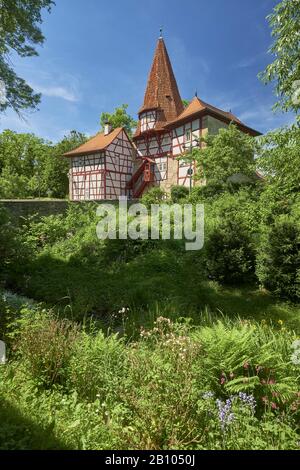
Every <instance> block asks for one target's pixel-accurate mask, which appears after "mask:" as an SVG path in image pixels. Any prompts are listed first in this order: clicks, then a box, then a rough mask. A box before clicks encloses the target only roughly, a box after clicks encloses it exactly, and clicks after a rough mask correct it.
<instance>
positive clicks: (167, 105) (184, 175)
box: [65, 37, 259, 200]
mask: <svg viewBox="0 0 300 470" xmlns="http://www.w3.org/2000/svg"><path fill="white" fill-rule="evenodd" d="M231 122H233V123H235V124H236V126H237V127H238V128H239V129H240V130H241V131H242V132H245V133H247V134H249V135H251V136H257V135H259V132H257V131H256V130H254V129H252V128H250V127H249V126H247V125H246V124H244V123H242V122H241V121H240V120H239V119H238V118H237V117H236V116H235V115H234V114H232V113H231V112H228V111H223V110H221V109H219V108H216V107H215V106H212V105H210V104H208V103H205V102H204V101H203V100H201V99H200V98H198V96H195V97H194V98H193V99H192V101H191V102H190V103H189V104H188V105H187V106H186V107H184V104H183V101H182V99H181V96H180V93H179V89H178V86H177V82H176V79H175V76H174V72H173V69H172V65H171V62H170V58H169V55H168V52H167V49H166V46H165V42H164V40H163V38H162V37H160V38H159V40H158V43H157V47H156V50H155V54H154V59H153V63H152V67H151V70H150V74H149V77H148V82H147V86H146V92H145V96H144V102H143V105H142V107H141V108H140V110H139V112H138V125H137V129H136V131H135V133H134V136H133V139H132V141H131V140H130V139H129V137H128V136H127V134H126V132H125V130H124V129H121V128H119V129H115V130H113V131H110V129H109V128H108V127H107V126H106V130H105V132H104V133H102V134H98V135H97V136H96V137H94V138H92V139H91V140H90V141H88V142H87V143H86V144H84V145H82V146H81V147H79V148H78V149H75V150H74V151H72V152H68V153H67V154H65V156H66V157H70V161H71V163H70V198H71V199H73V200H85V199H117V198H119V197H120V196H127V197H129V198H131V197H132V198H139V197H141V196H142V194H143V193H144V192H145V191H147V190H148V188H150V187H152V186H160V187H161V188H162V189H164V190H165V191H166V192H169V191H170V189H171V187H172V186H173V185H184V186H189V187H191V186H193V185H194V184H195V182H194V180H193V177H192V175H193V173H194V171H195V168H194V164H193V163H190V162H189V163H185V162H184V160H179V159H178V157H179V156H180V155H184V154H185V153H186V152H189V151H190V150H191V148H192V147H194V146H199V145H200V146H201V145H203V143H202V142H201V138H202V137H204V136H205V135H206V134H207V133H210V134H216V133H218V131H219V129H221V128H225V127H227V126H228V125H229V124H230V123H231ZM204 183H205V182H204V181H202V182H201V181H200V182H199V181H198V182H197V183H196V184H204Z"/></svg>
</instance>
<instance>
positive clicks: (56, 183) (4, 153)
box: [0, 130, 86, 198]
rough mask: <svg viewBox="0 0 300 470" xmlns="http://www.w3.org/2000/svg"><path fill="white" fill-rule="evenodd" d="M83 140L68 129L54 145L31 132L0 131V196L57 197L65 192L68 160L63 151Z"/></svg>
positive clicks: (79, 135)
mask: <svg viewBox="0 0 300 470" xmlns="http://www.w3.org/2000/svg"><path fill="white" fill-rule="evenodd" d="M85 141H86V137H85V136H84V135H83V134H81V133H80V132H76V131H72V132H71V133H70V134H69V135H67V136H65V137H64V138H63V139H62V140H61V141H60V142H58V143H57V144H55V145H54V144H52V143H51V142H46V141H44V140H43V139H40V138H38V137H36V136H35V135H33V134H17V133H16V132H13V131H10V130H6V131H4V132H3V133H2V134H0V197H2V198H22V197H24V198H27V197H48V196H51V197H57V198H64V197H66V195H67V194H68V186H69V182H68V170H69V161H68V159H67V158H64V157H63V154H64V153H65V152H68V151H69V150H72V149H74V148H75V147H78V146H79V145H81V144H83V143H84V142H85Z"/></svg>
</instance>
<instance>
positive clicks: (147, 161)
mask: <svg viewBox="0 0 300 470" xmlns="http://www.w3.org/2000/svg"><path fill="white" fill-rule="evenodd" d="M154 164H155V162H154V160H151V158H148V157H144V158H143V161H142V163H141V165H140V166H139V167H138V169H137V170H136V171H135V172H134V173H133V175H132V177H131V179H130V180H129V181H128V183H127V186H126V188H127V189H128V190H132V197H133V199H137V198H139V197H141V196H142V194H143V192H144V191H145V189H146V188H147V187H148V186H151V185H152V184H153V183H154Z"/></svg>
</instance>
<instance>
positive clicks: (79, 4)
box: [0, 0, 293, 141]
mask: <svg viewBox="0 0 300 470" xmlns="http://www.w3.org/2000/svg"><path fill="white" fill-rule="evenodd" d="M56 3H57V5H56V7H54V8H53V11H52V13H51V15H48V14H46V13H45V15H44V24H43V26H42V28H43V32H44V34H45V36H46V42H45V44H44V46H43V47H42V48H39V53H40V55H39V57H37V58H30V59H20V58H18V57H14V58H13V63H14V65H15V68H16V70H17V72H18V73H19V74H20V75H21V76H22V77H23V78H25V79H26V80H27V81H28V82H29V83H30V84H31V85H32V86H33V87H34V88H35V90H37V91H40V92H42V94H43V97H42V103H41V105H40V107H39V111H38V112H34V113H29V114H27V117H26V122H25V121H21V120H19V118H18V117H17V115H16V114H14V113H13V112H11V111H8V112H7V114H6V115H2V116H1V118H0V131H1V130H3V129H6V128H10V129H12V130H15V131H18V132H34V133H36V134H37V135H39V136H41V137H44V138H46V139H51V140H54V141H56V140H59V139H60V138H61V137H63V135H64V134H65V133H67V132H68V131H69V130H72V129H76V130H78V131H81V132H85V133H87V134H89V135H93V134H95V133H96V132H97V131H98V130H99V117H100V114H101V113H102V112H103V111H108V112H111V111H113V110H114V108H115V107H116V106H118V105H120V104H122V103H128V105H129V112H130V113H131V114H132V115H134V116H135V117H136V113H137V110H138V109H139V107H140V106H141V104H142V101H143V95H144V91H145V86H146V81H147V76H148V73H149V68H150V66H151V62H152V58H153V53H154V49H155V46H156V42H157V38H158V36H159V28H160V26H161V25H163V28H164V29H163V30H164V32H163V35H164V38H165V42H166V46H167V48H168V51H169V55H170V58H171V62H172V64H173V68H174V72H175V76H176V78H177V82H178V86H179V89H180V92H181V96H182V98H186V99H191V98H192V97H193V95H194V93H195V90H196V89H197V90H198V96H199V97H200V98H202V99H203V100H204V101H207V102H209V103H210V104H212V105H215V106H218V107H221V108H222V109H224V110H225V111H228V110H230V109H231V110H232V112H233V113H234V114H236V115H237V116H238V117H239V118H240V119H241V120H243V121H244V122H245V123H246V124H248V125H249V126H251V127H254V128H256V129H258V130H260V131H261V132H266V131H268V130H271V129H274V128H276V127H279V126H281V125H285V124H290V123H291V122H292V120H293V117H292V115H290V114H281V113H280V114H276V115H274V113H273V112H272V110H271V108H272V105H273V104H274V101H275V98H274V95H273V91H272V86H271V85H268V86H265V85H263V84H262V83H261V82H260V81H259V80H258V78H257V74H258V73H259V71H261V70H263V69H264V68H265V66H266V65H267V64H268V63H270V61H271V56H270V55H269V54H268V52H267V51H268V48H269V46H270V44H271V36H270V30H269V27H268V23H267V21H266V16H267V15H268V14H269V13H270V12H271V11H272V9H273V7H274V6H275V5H276V4H277V3H278V1H277V0H210V1H209V2H208V1H207V0H190V1H189V2H183V1H182V0H151V1H149V2H145V1H141V0H126V1H124V0H114V1H113V2H112V1H111V2H110V1H109V0H56Z"/></svg>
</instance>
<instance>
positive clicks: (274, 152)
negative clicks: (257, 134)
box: [257, 126, 300, 196]
mask: <svg viewBox="0 0 300 470" xmlns="http://www.w3.org/2000/svg"><path fill="white" fill-rule="evenodd" d="M257 166H258V168H259V169H260V170H261V171H262V172H263V174H264V175H265V178H266V180H267V181H268V182H269V184H271V186H272V190H274V191H276V192H279V191H280V194H281V196H288V195H292V194H297V193H299V190H300V177H299V168H300V128H299V127H298V126H292V127H291V128H284V129H278V130H276V131H274V132H270V133H269V134H267V135H265V136H264V137H262V138H261V146H260V151H259V158H258V159H257ZM269 191H270V190H269Z"/></svg>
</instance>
